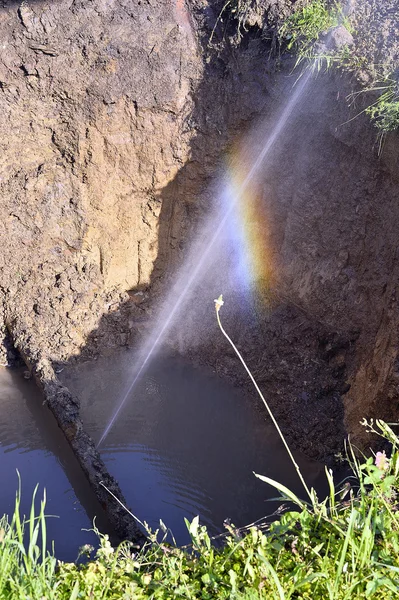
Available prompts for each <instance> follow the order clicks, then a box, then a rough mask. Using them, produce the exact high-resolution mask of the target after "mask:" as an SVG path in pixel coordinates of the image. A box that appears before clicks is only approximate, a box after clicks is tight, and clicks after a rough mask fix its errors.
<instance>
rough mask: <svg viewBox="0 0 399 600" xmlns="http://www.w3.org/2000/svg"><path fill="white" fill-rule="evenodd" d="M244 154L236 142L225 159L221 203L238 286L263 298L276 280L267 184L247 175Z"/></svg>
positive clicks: (267, 294) (247, 170) (246, 161)
mask: <svg viewBox="0 0 399 600" xmlns="http://www.w3.org/2000/svg"><path fill="white" fill-rule="evenodd" d="M248 161H249V159H248V156H247V153H246V152H245V149H243V146H242V145H241V146H240V145H236V148H235V149H234V152H233V153H232V155H231V156H230V160H229V161H228V167H227V170H226V176H225V181H224V188H223V189H224V192H223V204H224V206H225V208H226V210H229V213H230V215H229V223H228V231H229V233H228V236H229V238H230V241H231V244H232V247H233V252H234V261H235V265H236V273H237V274H238V277H239V280H240V283H241V285H243V286H244V287H245V288H246V289H252V290H256V291H257V292H259V293H260V294H261V295H262V296H264V298H265V299H266V298H267V297H268V296H269V293H270V291H271V290H272V289H273V287H274V285H275V283H276V265H275V260H274V256H275V251H274V249H273V241H272V231H271V217H270V205H269V200H270V198H268V194H269V193H270V192H268V186H266V185H265V183H264V181H262V179H261V177H252V178H251V179H249V178H248V172H249V170H250V169H249V168H247V165H248Z"/></svg>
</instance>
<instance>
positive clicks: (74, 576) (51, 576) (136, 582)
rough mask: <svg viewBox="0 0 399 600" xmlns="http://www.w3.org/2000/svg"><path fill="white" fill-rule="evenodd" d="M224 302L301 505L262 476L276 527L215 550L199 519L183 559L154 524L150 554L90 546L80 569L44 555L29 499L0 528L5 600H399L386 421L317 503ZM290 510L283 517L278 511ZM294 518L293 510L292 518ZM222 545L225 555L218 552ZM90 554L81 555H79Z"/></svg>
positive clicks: (350, 456) (397, 517)
mask: <svg viewBox="0 0 399 600" xmlns="http://www.w3.org/2000/svg"><path fill="white" fill-rule="evenodd" d="M223 304H224V303H223V299H222V296H220V297H219V298H218V299H217V300H215V308H216V315H217V320H218V323H219V326H220V329H221V331H222V333H223V335H224V336H225V337H226V338H227V339H228V341H229V343H230V344H231V345H232V347H233V348H234V350H235V352H236V353H237V355H238V356H239V358H240V360H241V362H242V364H243V366H244V367H245V369H246V370H247V372H248V375H249V376H250V378H251V380H252V383H253V384H254V386H255V388H256V389H257V391H258V394H259V396H260V398H261V399H262V401H263V402H264V403H265V405H266V408H267V410H268V411H269V414H270V415H271V417H272V420H273V422H274V423H275V425H276V427H277V430H278V432H279V434H280V436H281V438H282V440H283V442H284V444H285V447H286V450H287V452H288V454H289V455H290V457H291V460H292V462H293V464H294V466H295V468H296V469H297V471H298V476H299V478H300V479H301V481H302V483H303V487H304V491H305V496H306V499H305V500H303V499H301V498H299V497H297V496H296V495H295V494H294V493H293V492H292V491H290V490H289V489H287V488H286V487H285V486H283V485H281V484H280V483H279V482H276V481H273V480H271V479H269V478H268V477H264V476H263V475H259V474H256V475H255V474H254V476H256V477H258V478H259V479H260V480H262V481H264V482H265V484H267V485H271V486H273V487H274V488H275V489H276V491H277V493H278V494H279V498H280V499H281V502H282V505H281V508H280V511H279V513H278V515H276V519H275V521H274V522H272V523H267V522H266V521H264V522H262V523H258V524H252V525H250V526H248V527H245V528H241V529H237V528H235V527H234V526H232V525H228V524H227V525H226V533H225V535H222V536H218V539H217V543H216V540H215V539H211V537H210V536H209V534H208V532H207V529H206V527H204V526H202V525H200V522H199V518H198V517H195V518H194V519H193V521H192V522H191V523H190V522H188V521H186V525H187V528H188V532H189V534H190V538H191V543H190V544H189V545H188V546H186V547H184V548H179V547H177V546H176V544H175V543H168V541H167V540H168V539H171V540H172V542H173V536H170V538H169V533H170V532H169V531H168V529H167V528H166V526H165V525H164V524H163V523H162V521H161V522H160V528H159V530H157V531H155V532H153V531H151V530H150V529H149V528H148V526H146V525H145V524H144V526H145V527H146V528H147V535H148V542H147V543H146V545H145V546H144V547H143V548H141V549H138V548H137V547H135V546H134V545H133V544H131V543H129V542H124V543H122V544H121V545H120V546H119V547H118V548H113V547H112V546H111V544H110V542H109V540H108V537H107V536H104V535H101V534H100V533H99V532H98V531H96V532H97V534H98V536H99V540H100V547H99V549H98V550H97V552H96V555H95V557H94V559H93V560H91V561H89V562H88V563H86V564H75V563H64V562H59V561H58V562H57V561H56V559H55V557H54V551H52V552H48V550H47V545H46V544H47V536H46V517H45V512H44V511H45V497H44V498H43V500H42V502H41V504H40V510H39V512H38V514H37V515H36V513H35V496H36V492H37V488H36V489H35V492H34V495H33V501H32V508H31V511H30V514H29V517H28V518H25V517H21V515H20V490H19V491H18V492H17V495H16V501H15V510H14V515H13V517H12V518H11V522H9V520H8V518H7V517H6V516H4V517H3V518H2V519H1V521H0V600H3V599H4V600H5V599H7V600H13V599H15V600H17V599H18V600H44V599H50V600H77V599H85V600H92V599H96V600H97V599H98V600H100V599H104V600H105V599H108V600H128V599H130V600H132V599H137V600H146V599H148V600H149V599H153V600H156V599H158V600H171V599H181V600H183V599H184V600H197V599H203V600H211V599H213V598H215V599H220V600H228V599H229V600H231V599H237V600H263V599H264V600H291V599H298V600H299V599H302V600H363V599H365V598H372V599H375V600H393V599H394V598H398V597H399V510H398V509H399V505H398V492H399V438H398V436H397V435H396V434H395V432H394V429H393V428H392V427H391V426H390V425H388V424H386V423H385V422H383V421H378V420H377V421H376V422H375V423H374V422H373V421H371V422H369V423H367V422H364V423H363V424H364V425H365V426H366V427H368V429H369V431H370V432H371V433H372V434H373V435H374V436H380V439H381V448H382V447H385V448H387V447H389V449H390V451H389V456H387V455H386V454H385V451H382V452H377V453H376V454H375V455H372V456H370V457H368V458H366V457H365V456H363V455H362V454H361V453H359V452H355V449H354V448H353V447H352V446H351V445H350V444H348V446H347V460H348V463H349V465H350V467H351V472H352V475H351V476H350V477H348V478H347V479H346V481H345V482H342V483H341V484H340V485H338V486H336V484H335V482H334V480H333V473H332V471H330V470H328V469H326V470H325V474H326V478H327V482H328V488H329V494H328V496H327V497H326V498H323V499H318V498H317V495H316V492H315V490H314V489H310V490H309V488H308V486H307V484H306V482H305V481H304V479H303V476H302V473H301V472H300V470H299V467H298V466H297V464H296V462H295V459H294V457H293V456H292V454H291V451H290V449H289V447H288V445H287V443H286V440H285V439H284V436H283V434H282V432H281V430H280V428H279V426H278V424H277V422H276V421H275V419H274V417H273V415H272V413H271V411H270V408H269V406H268V405H267V403H266V401H265V399H264V398H263V396H262V393H261V391H260V389H259V388H258V386H257V384H256V381H255V380H254V378H253V376H252V374H251V373H250V371H249V369H248V368H247V366H246V364H245V361H244V359H243V358H242V355H241V354H240V353H239V351H238V350H237V348H236V346H235V345H234V343H233V341H232V340H231V338H230V337H229V336H228V334H227V333H226V331H225V330H224V329H223V326H222V323H221V319H220V309H221V307H222V306H223ZM284 506H285V508H284ZM288 507H289V508H288ZM221 542H223V543H221ZM89 550H90V547H86V548H84V549H83V552H87V551H89Z"/></svg>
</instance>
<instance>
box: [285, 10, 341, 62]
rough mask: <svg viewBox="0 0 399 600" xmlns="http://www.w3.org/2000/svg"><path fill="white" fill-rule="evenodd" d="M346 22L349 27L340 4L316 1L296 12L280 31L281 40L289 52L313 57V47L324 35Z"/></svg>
mask: <svg viewBox="0 0 399 600" xmlns="http://www.w3.org/2000/svg"><path fill="white" fill-rule="evenodd" d="M342 22H344V23H345V24H346V25H348V22H347V20H346V19H344V17H343V14H342V9H341V6H340V5H339V4H338V3H334V4H332V5H331V2H326V1H325V0H314V1H313V2H309V4H307V5H305V6H304V7H303V8H301V9H299V10H298V11H296V12H294V13H293V14H292V15H291V16H290V17H288V19H286V20H285V21H284V23H283V24H282V25H281V27H280V29H279V36H280V40H281V41H284V42H285V44H286V46H287V49H288V50H294V51H295V52H296V53H297V54H298V55H300V56H302V57H308V58H309V57H313V56H314V51H313V46H314V44H315V42H317V41H318V40H319V39H320V36H321V35H322V34H323V33H327V32H328V30H329V29H331V28H332V27H336V26H337V25H339V24H340V23H342Z"/></svg>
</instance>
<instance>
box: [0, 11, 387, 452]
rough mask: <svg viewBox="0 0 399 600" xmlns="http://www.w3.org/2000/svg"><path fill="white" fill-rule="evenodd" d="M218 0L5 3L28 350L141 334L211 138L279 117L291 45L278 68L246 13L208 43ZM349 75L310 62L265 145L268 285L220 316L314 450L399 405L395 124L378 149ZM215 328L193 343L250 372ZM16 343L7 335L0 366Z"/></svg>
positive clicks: (18, 323) (11, 194)
mask: <svg viewBox="0 0 399 600" xmlns="http://www.w3.org/2000/svg"><path fill="white" fill-rule="evenodd" d="M269 4H270V6H269V9H270V11H271V12H270V11H269V12H270V14H271V15H273V14H274V13H273V12H272V5H273V3H269ZM289 4H290V3H287V2H284V3H283V5H282V8H284V10H285V9H287V10H288V8H289ZM277 5H278V3H274V5H273V6H274V8H273V10H277V8H276V7H277ZM219 8H220V6H219V3H217V2H206V1H205V0H203V1H202V0H196V1H193V2H187V9H189V10H188V11H186V8H185V5H184V4H183V3H180V2H179V3H176V5H175V4H174V3H171V2H167V1H166V0H165V1H157V2H155V0H154V1H153V0H151V1H148V2H147V3H145V4H143V3H136V2H130V1H128V0H113V1H110V0H109V1H108V0H93V1H92V2H80V1H76V0H75V1H73V2H72V1H71V0H59V2H52V3H49V2H26V3H23V4H22V5H20V4H17V3H7V4H6V5H5V8H3V9H0V31H1V39H2V40H3V45H4V47H3V52H2V54H1V61H0V108H1V111H0V131H1V146H2V148H1V151H2V161H1V163H0V169H1V171H0V193H1V196H2V203H1V207H0V210H1V218H2V221H3V223H4V227H3V229H2V231H1V233H0V236H1V240H0V243H1V248H2V252H1V255H0V261H1V263H0V268H1V271H2V277H1V282H0V286H1V287H0V290H1V298H2V306H3V309H2V312H3V314H4V322H5V323H6V324H7V326H8V329H9V331H10V332H11V334H12V336H13V339H14V341H15V343H16V344H17V346H18V347H19V348H20V349H21V350H22V352H23V353H24V355H25V356H26V357H27V360H28V361H29V362H30V364H32V365H35V364H36V365H40V364H42V363H41V362H40V361H43V360H44V361H50V362H51V363H53V364H57V365H59V364H61V363H66V362H68V361H70V360H72V358H73V357H77V358H81V359H83V358H89V357H93V356H95V355H96V354H98V353H99V352H102V351H107V350H108V349H109V348H112V347H113V346H114V347H115V346H121V345H129V344H134V343H135V341H136V338H137V337H138V335H137V334H138V333H140V331H142V332H143V334H145V331H146V329H145V323H146V322H149V321H151V316H152V313H151V311H152V309H153V306H154V304H156V301H157V300H158V299H159V298H160V297H162V293H163V292H164V290H165V289H166V287H165V286H166V282H167V274H168V273H169V272H171V271H173V269H174V268H175V267H176V266H177V265H179V263H181V262H182V261H183V260H184V258H185V255H186V252H187V248H188V246H189V244H190V239H191V235H192V230H193V228H194V226H195V223H196V222H197V220H198V218H200V217H201V215H203V214H204V213H205V212H206V210H207V207H208V206H209V204H210V203H211V202H212V198H211V196H210V194H209V193H208V192H207V186H208V183H209V182H210V181H211V179H212V177H213V176H214V175H215V172H216V171H217V169H218V167H219V166H220V164H221V162H222V160H223V152H224V150H225V149H226V147H228V146H229V144H230V143H231V142H232V141H233V140H235V139H236V138H238V137H240V135H241V134H242V133H243V132H245V131H246V130H247V129H248V128H249V127H250V126H251V124H252V123H253V119H254V118H256V117H257V116H259V115H262V118H266V119H267V118H269V120H270V122H271V123H273V119H274V118H275V113H274V109H275V107H276V106H280V105H281V104H282V103H283V102H284V101H285V99H286V98H287V97H288V96H289V94H290V93H292V84H293V81H292V79H289V78H288V75H289V73H290V72H291V68H292V61H290V60H287V61H285V59H284V58H283V60H282V61H280V62H281V64H282V72H281V73H280V74H279V73H276V72H275V70H274V64H273V62H272V61H271V60H270V42H269V41H268V40H265V39H264V38H265V37H267V36H264V35H263V34H262V29H261V28H260V26H259V25H258V24H257V22H256V23H255V22H253V23H252V21H251V23H249V25H250V31H249V33H248V34H247V35H245V36H244V38H243V39H242V41H241V43H240V44H238V45H237V44H231V43H230V42H229V40H228V39H227V40H226V39H225V37H224V28H223V24H222V23H219V25H218V26H217V28H216V29H215V33H214V44H215V48H214V49H213V50H212V49H210V48H208V41H209V36H210V34H211V31H212V29H213V26H214V25H215V23H216V21H217V16H218V14H219V13H218V10H219ZM280 8H281V7H280ZM275 17H276V15H274V17H273V19H275ZM270 22H271V23H272V22H275V21H273V20H271V21H270ZM350 91H351V83H350V81H349V80H348V79H347V78H342V79H341V78H338V77H334V76H329V77H324V78H323V77H322V78H320V79H319V80H318V81H317V82H316V83H315V84H314V85H313V86H312V88H311V89H310V91H309V94H308V96H307V97H306V101H305V102H303V103H302V105H301V109H300V111H299V112H298V118H297V120H296V123H295V126H294V127H293V128H292V129H291V130H290V134H289V135H287V137H286V139H285V140H284V143H283V144H282V145H281V147H280V148H279V150H278V151H276V153H275V154H274V155H273V160H272V161H271V163H270V165H269V166H268V171H267V172H266V173H265V182H264V184H263V187H262V190H263V191H262V194H263V195H264V201H265V203H267V206H268V210H269V213H270V219H271V229H272V231H273V232H274V233H273V245H274V249H275V258H276V264H277V265H278V272H279V284H278V290H277V292H278V293H276V299H275V302H274V304H273V310H272V311H270V310H269V309H268V310H267V311H265V313H264V314H263V316H261V317H260V318H259V321H258V322H257V323H256V326H252V325H251V323H250V322H249V321H248V320H247V319H246V318H245V315H241V317H242V318H241V321H240V323H242V325H240V326H235V328H234V327H233V333H234V335H236V338H237V340H238V343H239V345H240V347H242V348H243V349H246V352H247V356H249V357H250V358H249V362H250V364H251V366H252V367H253V369H254V371H255V374H256V375H257V377H258V378H259V381H260V383H261V384H262V385H263V386H265V388H267V390H268V393H269V397H270V398H271V403H272V405H273V407H274V409H275V411H276V413H277V415H278V416H279V417H280V418H281V420H282V422H283V427H284V428H285V429H286V431H287V432H288V433H289V434H290V437H291V439H293V440H294V441H295V443H296V444H297V445H298V446H299V447H300V448H302V449H303V450H305V451H306V452H307V453H308V454H310V455H312V456H313V457H315V458H320V457H325V456H326V455H331V454H333V453H334V452H336V451H337V450H339V448H340V445H341V444H342V440H343V437H344V435H345V432H350V433H352V434H353V436H354V438H355V439H356V440H358V441H359V443H362V440H363V438H362V429H361V428H360V426H359V425H358V422H359V420H360V419H361V418H362V417H364V416H380V417H385V418H390V420H392V419H394V418H396V415H397V411H398V376H399V374H398V367H397V365H398V360H397V348H398V339H397V336H398V311H397V293H398V281H399V273H398V266H397V265H398V260H397V256H398V254H397V253H398V240H397V226H398V222H399V213H398V210H399V208H398V207H399V202H398V171H397V160H396V158H395V157H397V156H398V149H399V144H398V140H397V136H395V135H391V136H389V137H388V138H387V140H386V145H385V150H384V153H383V155H382V157H380V158H378V157H377V155H376V150H375V132H374V130H373V129H372V127H371V126H370V124H369V123H368V121H367V120H366V118H365V117H364V116H360V117H359V118H356V119H355V120H353V121H351V122H350V123H347V122H348V121H349V120H350V119H351V118H352V117H354V116H355V114H356V110H355V109H353V111H352V112H351V111H350V110H349V109H348V106H347V102H346V100H345V96H346V95H347V93H348V92H350ZM127 291H129V294H127ZM236 317H237V316H233V317H232V324H233V325H234V324H236V323H237V322H238V320H237V318H236ZM251 327H252V328H251ZM2 332H3V337H5V336H6V333H5V326H4V327H3V329H2ZM218 340H219V338H218V337H216V334H215V337H213V338H209V336H208V337H207V339H204V340H203V343H201V340H199V342H198V345H197V351H198V352H197V356H199V355H201V360H206V361H207V362H210V363H211V364H215V365H216V367H217V369H218V371H219V372H220V373H222V374H223V373H224V374H228V375H230V376H234V377H236V379H237V382H238V383H243V378H241V376H237V375H236V368H235V367H234V366H233V365H232V364H231V363H229V361H230V359H231V358H232V357H231V356H230V355H229V353H228V351H227V350H226V351H227V357H226V358H222V357H221V354H220V352H219V350H220V349H221V348H222V347H223V346H222V344H221V342H220V341H218ZM248 340H250V341H249V342H248ZM244 342H245V343H244ZM212 345H213V346H212ZM7 352H8V357H7ZM10 353H12V349H10V347H9V346H8V348H7V347H6V346H3V351H2V362H6V361H7V360H10V359H11V360H12V359H13V356H12V354H10ZM193 354H194V353H193Z"/></svg>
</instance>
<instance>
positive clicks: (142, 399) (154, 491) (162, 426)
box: [62, 352, 326, 544]
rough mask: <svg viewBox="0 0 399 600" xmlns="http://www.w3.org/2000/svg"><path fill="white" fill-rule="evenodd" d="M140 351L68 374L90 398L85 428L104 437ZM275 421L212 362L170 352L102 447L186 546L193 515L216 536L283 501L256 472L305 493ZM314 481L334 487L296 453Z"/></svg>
mask: <svg viewBox="0 0 399 600" xmlns="http://www.w3.org/2000/svg"><path fill="white" fill-rule="evenodd" d="M131 360H132V353H130V352H119V353H117V354H115V355H114V356H113V357H111V358H110V357H108V358H103V359H99V360H98V361H97V362H92V363H86V364H81V365H79V366H77V367H76V368H75V369H72V370H69V371H68V372H67V373H65V374H64V373H63V374H62V375H63V381H64V383H65V384H66V385H67V386H68V387H69V389H71V390H72V391H73V392H74V393H76V394H78V395H79V396H80V398H81V401H82V405H81V415H82V419H83V421H84V424H85V428H86V429H87V431H88V432H89V433H90V435H91V436H92V437H93V439H94V440H98V438H99V436H100V435H101V433H102V429H103V424H104V420H105V419H106V418H107V414H108V412H109V402H110V398H114V397H117V396H118V394H120V393H121V391H122V390H123V379H124V373H125V372H126V369H127V368H128V366H129V364H130V363H131ZM280 445H281V442H280V440H279V438H278V436H277V434H276V431H275V430H274V428H273V427H272V426H271V425H270V424H268V423H266V422H265V419H264V418H263V417H262V416H261V415H260V414H259V413H258V412H257V411H256V410H254V406H253V402H252V399H251V398H250V397H248V396H247V395H246V394H245V393H243V392H242V391H241V392H240V391H238V390H237V389H235V388H234V387H233V386H232V385H231V384H229V383H227V382H224V381H222V380H221V379H220V378H218V377H217V376H215V374H214V373H212V371H211V369H209V368H206V369H205V368H194V367H193V366H192V365H191V364H190V363H189V362H188V361H186V360H183V359H181V358H177V357H175V356H174V357H171V356H167V355H163V356H158V357H157V358H156V359H154V360H153V361H152V363H151V365H150V367H149V368H148V369H147V371H146V372H145V373H144V374H143V376H142V377H141V378H140V381H139V382H138V384H137V386H136V388H135V390H134V393H133V394H132V396H131V398H130V399H129V402H128V403H127V405H126V408H125V410H124V411H123V416H122V417H121V418H120V419H119V420H118V421H117V422H116V423H115V427H114V428H113V429H112V430H111V432H110V434H109V436H108V437H107V438H106V440H105V442H104V444H103V446H102V448H101V454H102V457H103V459H104V461H105V463H106V465H107V466H108V468H109V470H110V472H111V473H112V474H113V475H114V476H116V478H117V479H118V481H119V483H120V485H121V488H122V490H123V492H124V494H125V496H126V498H127V499H128V502H129V503H130V505H131V506H132V507H133V509H134V511H135V512H136V514H137V516H139V518H140V519H141V520H143V521H144V520H145V521H147V522H148V523H149V524H150V526H151V527H152V528H154V529H155V528H156V527H157V526H159V519H162V520H163V521H164V523H166V525H167V526H168V527H170V528H171V530H172V531H173V534H174V536H175V538H176V541H177V543H179V544H183V543H187V542H188V541H189V536H188V533H187V530H186V528H185V525H184V517H187V518H189V519H191V518H193V517H194V516H195V515H199V516H200V520H201V522H202V523H203V524H205V525H207V526H208V529H209V531H210V532H211V533H212V534H213V535H216V534H219V533H221V532H222V531H223V521H224V520H225V519H226V518H230V519H231V521H232V522H233V523H234V524H235V525H237V526H245V525H247V524H249V523H251V522H253V521H255V520H258V519H263V518H264V517H266V516H267V515H270V514H271V513H273V512H274V511H275V510H277V508H278V507H279V505H280V503H279V502H272V501H270V499H271V498H275V497H276V495H278V494H277V492H276V491H275V490H274V489H272V488H270V487H269V486H267V485H265V484H264V483H262V482H261V481H259V480H258V479H257V478H255V476H254V475H253V471H255V472H258V473H261V474H264V475H267V476H269V477H271V478H274V479H276V480H278V481H280V482H282V483H283V484H285V485H287V486H288V487H289V488H291V489H293V490H295V491H296V493H298V494H299V495H301V496H303V493H304V492H303V490H302V489H301V485H300V483H299V480H298V477H297V474H296V472H295V470H294V468H293V466H292V464H290V461H289V458H288V456H287V455H286V454H285V453H284V451H282V449H281V446H280ZM297 459H298V461H299V463H300V465H301V468H302V469H303V471H304V473H305V477H306V478H307V480H308V482H309V483H310V485H314V486H315V487H316V488H317V489H318V491H319V493H321V494H323V492H325V491H326V486H325V485H324V471H323V467H322V466H321V465H320V464H318V463H316V462H313V461H309V460H308V459H306V457H304V456H303V455H301V454H300V453H297Z"/></svg>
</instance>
